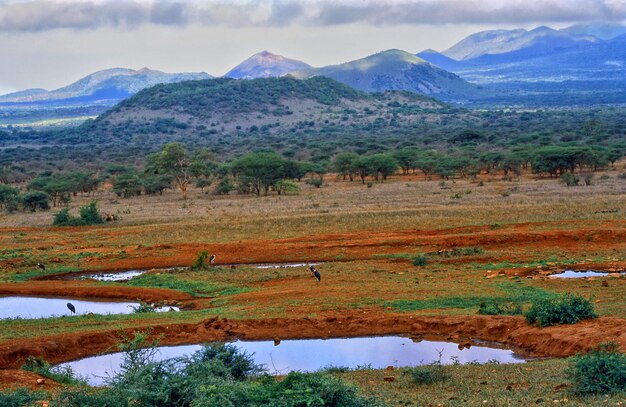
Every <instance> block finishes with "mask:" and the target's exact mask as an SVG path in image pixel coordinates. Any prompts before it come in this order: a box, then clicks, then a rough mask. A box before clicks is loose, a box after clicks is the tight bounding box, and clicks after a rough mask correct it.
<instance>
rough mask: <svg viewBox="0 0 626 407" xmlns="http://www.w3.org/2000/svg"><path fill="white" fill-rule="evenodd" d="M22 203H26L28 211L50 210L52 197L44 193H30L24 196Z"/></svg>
mask: <svg viewBox="0 0 626 407" xmlns="http://www.w3.org/2000/svg"><path fill="white" fill-rule="evenodd" d="M22 201H23V202H24V209H28V210H30V211H31V212H35V211H37V209H41V210H48V209H50V195H48V194H47V193H45V192H43V191H31V192H28V193H26V194H24V197H23V198H22Z"/></svg>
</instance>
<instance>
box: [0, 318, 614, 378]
mask: <svg viewBox="0 0 626 407" xmlns="http://www.w3.org/2000/svg"><path fill="white" fill-rule="evenodd" d="M398 334H404V335H412V336H415V337H417V338H419V337H424V336H429V335H435V336H438V337H442V338H446V339H449V340H484V341H494V342H500V343H503V344H506V345H508V346H511V347H513V348H515V349H517V350H519V351H520V352H521V353H524V354H527V355H529V356H538V357H546V356H554V357H564V356H571V355H574V354H576V353H579V352H585V351H588V350H590V349H592V348H593V347H594V346H596V345H597V344H599V343H602V342H607V341H614V342H617V343H618V344H619V345H620V347H621V349H622V350H624V351H626V320H623V319H619V318H598V319H595V320H591V321H585V322H581V323H579V324H576V325H560V326H554V327H547V328H539V327H536V326H530V325H528V324H527V323H526V321H525V320H524V319H523V318H521V317H496V316H427V317H425V316H406V315H384V314H377V315H363V314H362V313H356V312H355V313H353V314H351V315H350V314H349V315H344V316H342V317H324V318H302V319H267V320H237V321H235V320H226V319H220V318H217V317H215V318H211V319H208V320H205V321H203V322H201V323H199V324H170V325H156V326H153V327H152V335H153V336H154V337H155V338H159V342H160V344H162V345H179V344H191V343H201V342H207V341H218V340H219V341H224V340H234V339H247V340H267V339H273V338H281V339H295V338H330V337H354V336H368V335H398ZM119 335H120V332H119V330H115V331H113V330H111V331H101V332H92V333H87V334H84V333H83V334H64V335H55V336H40V337H36V338H28V339H19V340H14V341H5V342H2V343H0V367H2V368H4V369H11V368H17V367H19V366H21V365H22V364H23V362H24V360H25V359H26V358H27V357H28V356H30V355H33V356H37V357H41V358H44V359H45V360H47V361H49V362H50V363H53V364H55V363H60V362H65V361H69V360H74V359H79V358H83V357H86V356H91V355H95V354H97V353H101V352H106V351H115V350H116V349H117V348H116V343H117V342H118V341H119V340H120V338H119Z"/></svg>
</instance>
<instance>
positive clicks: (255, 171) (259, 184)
mask: <svg viewBox="0 0 626 407" xmlns="http://www.w3.org/2000/svg"><path fill="white" fill-rule="evenodd" d="M284 164H285V159H283V158H282V157H281V156H280V155H278V154H276V153H274V152H271V153H269V152H257V153H250V154H248V155H246V156H244V157H242V158H239V159H238V160H235V161H234V162H233V163H232V165H231V171H232V172H233V175H234V176H235V178H237V179H238V180H239V182H240V183H245V184H247V185H249V186H250V188H251V189H252V191H254V193H255V194H256V195H257V196H258V195H261V192H263V193H264V194H265V195H267V192H268V190H269V188H270V187H271V186H272V185H274V184H275V183H276V182H277V181H279V180H281V179H284V178H286V173H285V165H284Z"/></svg>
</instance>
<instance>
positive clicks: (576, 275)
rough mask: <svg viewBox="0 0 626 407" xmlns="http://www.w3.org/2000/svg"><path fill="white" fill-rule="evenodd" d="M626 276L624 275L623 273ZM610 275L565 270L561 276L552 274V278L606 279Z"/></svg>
mask: <svg viewBox="0 0 626 407" xmlns="http://www.w3.org/2000/svg"><path fill="white" fill-rule="evenodd" d="M622 274H624V273H622ZM608 275H609V273H604V272H598V271H591V270H589V271H574V270H565V271H564V272H562V273H559V274H552V275H551V276H550V277H552V278H583V277H606V276H608Z"/></svg>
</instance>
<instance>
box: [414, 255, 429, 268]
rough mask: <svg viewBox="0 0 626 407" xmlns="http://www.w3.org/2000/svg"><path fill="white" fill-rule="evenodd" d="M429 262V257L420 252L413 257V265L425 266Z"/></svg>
mask: <svg viewBox="0 0 626 407" xmlns="http://www.w3.org/2000/svg"><path fill="white" fill-rule="evenodd" d="M427 264H428V258H427V257H426V256H425V255H423V254H418V255H417V256H415V257H413V265H414V266H418V267H421V266H425V265H427Z"/></svg>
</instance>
